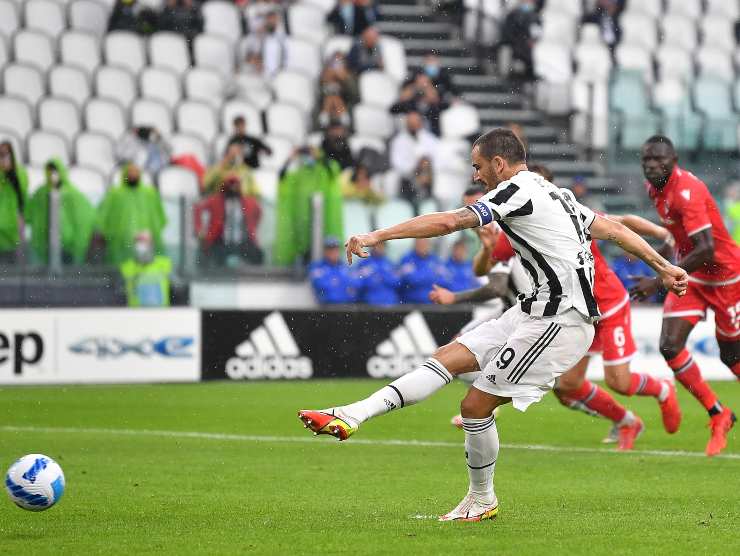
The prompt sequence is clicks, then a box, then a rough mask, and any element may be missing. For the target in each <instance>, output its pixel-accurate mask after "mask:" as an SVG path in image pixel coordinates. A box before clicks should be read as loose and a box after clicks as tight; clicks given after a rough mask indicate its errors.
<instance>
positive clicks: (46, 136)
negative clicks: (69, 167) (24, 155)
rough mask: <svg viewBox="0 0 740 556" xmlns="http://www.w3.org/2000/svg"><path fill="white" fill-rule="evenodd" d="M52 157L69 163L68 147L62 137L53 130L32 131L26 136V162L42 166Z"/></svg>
mask: <svg viewBox="0 0 740 556" xmlns="http://www.w3.org/2000/svg"><path fill="white" fill-rule="evenodd" d="M52 158H58V159H60V160H61V161H62V162H63V163H64V164H69V148H68V147H67V142H66V141H65V139H64V137H63V136H61V135H59V134H58V133H54V132H53V131H34V132H33V133H31V135H29V136H28V162H29V164H31V165H32V166H44V165H45V164H46V163H47V162H48V161H49V160H51V159H52Z"/></svg>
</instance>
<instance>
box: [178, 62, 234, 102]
mask: <svg viewBox="0 0 740 556" xmlns="http://www.w3.org/2000/svg"><path fill="white" fill-rule="evenodd" d="M184 81H185V96H187V98H188V99H190V100H198V101H200V102H205V103H208V104H210V105H211V106H212V107H213V108H215V109H218V108H219V107H220V106H221V104H222V103H223V98H224V86H225V83H224V78H223V76H222V75H221V74H220V73H218V72H217V71H215V70H211V69H204V68H195V69H191V70H190V71H188V72H187V73H186V74H185V78H184Z"/></svg>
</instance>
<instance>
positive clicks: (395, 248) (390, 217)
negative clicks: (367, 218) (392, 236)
mask: <svg viewBox="0 0 740 556" xmlns="http://www.w3.org/2000/svg"><path fill="white" fill-rule="evenodd" d="M413 217H414V209H413V207H412V206H411V204H410V203H409V202H408V201H406V200H405V199H389V200H388V201H386V202H385V203H383V204H382V205H380V206H379V207H378V209H377V210H376V211H375V226H376V227H377V228H385V227H388V226H393V225H394V224H398V223H399V222H403V221H404V220H408V219H409V218H413ZM368 229H369V228H366V229H365V231H367V230H368ZM413 245H414V240H413V239H399V240H395V241H389V242H388V243H386V244H385V254H386V256H387V257H388V258H389V259H390V260H391V261H393V262H398V260H399V259H400V258H401V257H403V256H404V255H405V254H406V253H408V252H409V251H410V250H411V248H412V247H413Z"/></svg>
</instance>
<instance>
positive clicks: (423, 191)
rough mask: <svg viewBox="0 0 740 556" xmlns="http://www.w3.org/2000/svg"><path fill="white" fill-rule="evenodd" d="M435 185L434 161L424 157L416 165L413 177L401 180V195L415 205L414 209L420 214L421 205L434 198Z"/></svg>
mask: <svg viewBox="0 0 740 556" xmlns="http://www.w3.org/2000/svg"><path fill="white" fill-rule="evenodd" d="M433 184H434V175H433V172H432V161H431V159H430V158H429V157H428V156H422V157H421V158H420V159H419V162H418V163H417V164H416V168H415V169H414V174H413V176H411V177H410V178H401V191H400V195H401V197H403V198H404V199H408V201H409V202H410V203H411V204H412V205H414V209H415V211H416V213H417V214H418V213H419V203H421V201H425V200H426V199H430V198H431V197H432V186H433Z"/></svg>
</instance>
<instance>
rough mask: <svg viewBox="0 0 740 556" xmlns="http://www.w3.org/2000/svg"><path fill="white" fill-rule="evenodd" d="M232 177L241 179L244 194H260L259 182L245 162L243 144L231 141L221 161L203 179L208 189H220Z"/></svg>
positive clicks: (211, 190)
mask: <svg viewBox="0 0 740 556" xmlns="http://www.w3.org/2000/svg"><path fill="white" fill-rule="evenodd" d="M231 177H235V178H236V179H238V180H239V183H240V185H241V192H242V195H245V196H255V197H256V196H259V190H258V187H257V183H256V182H255V181H254V176H253V175H252V171H251V170H250V169H249V166H247V165H246V164H245V163H244V155H243V150H242V146H241V145H240V144H238V143H230V144H229V145H228V146H227V147H226V153H225V154H224V157H223V158H222V159H221V162H219V163H218V164H216V165H215V166H213V167H211V168H210V169H209V170H208V171H207V172H206V175H205V178H204V179H203V182H204V183H205V186H206V191H208V192H217V191H220V190H221V186H222V185H223V183H224V182H225V181H226V180H227V179H228V178H231Z"/></svg>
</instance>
